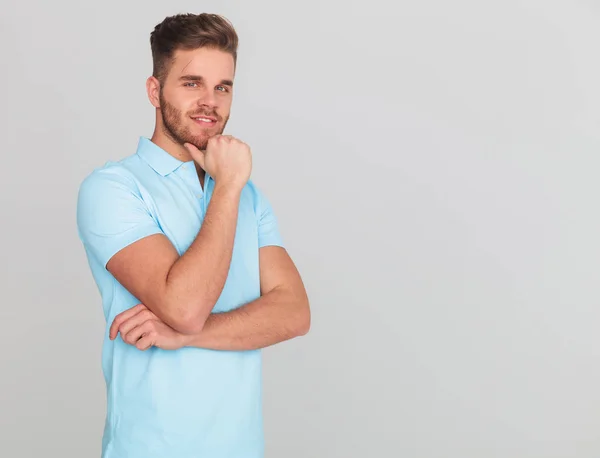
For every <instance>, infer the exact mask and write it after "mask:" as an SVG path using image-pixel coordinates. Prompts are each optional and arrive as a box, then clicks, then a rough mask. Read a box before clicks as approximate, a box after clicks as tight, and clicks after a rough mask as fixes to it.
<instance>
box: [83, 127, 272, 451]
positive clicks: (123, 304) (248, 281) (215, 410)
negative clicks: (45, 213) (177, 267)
mask: <svg viewBox="0 0 600 458" xmlns="http://www.w3.org/2000/svg"><path fill="white" fill-rule="evenodd" d="M204 187H205V189H204V190H203V189H202V187H201V186H200V182H199V180H198V176H197V173H196V169H195V167H194V163H193V162H192V161H190V162H185V163H184V162H181V161H179V160H177V159H175V158H174V157H173V156H171V155H170V154H168V153H167V152H166V151H164V150H163V149H162V148H160V147H158V146H157V145H156V144H154V143H152V142H151V141H150V140H149V139H147V138H144V137H142V138H140V141H139V144H138V149H137V152H136V153H135V154H133V155H130V156H128V157H126V158H125V159H123V160H120V161H118V162H108V163H107V164H106V165H104V166H103V167H101V168H98V169H96V170H94V171H93V172H92V173H91V174H89V175H88V176H87V177H86V178H85V179H84V180H83V182H82V184H81V187H80V189H79V196H78V204H77V226H78V231H79V237H80V238H81V241H82V242H83V245H84V247H85V252H86V254H87V259H88V262H89V266H90V268H91V270H92V275H93V277H94V280H95V282H96V284H97V285H98V289H99V290H100V294H101V297H102V306H103V308H104V316H105V318H106V321H107V326H106V332H105V335H104V343H103V348H102V369H103V372H104V377H105V380H106V387H107V415H106V423H105V428H104V435H103V440H102V458H259V457H260V458H262V457H263V451H264V442H263V423H262V398H261V353H260V350H252V351H215V350H207V349H200V348H182V349H179V350H161V349H159V348H155V347H151V348H150V349H148V350H146V351H141V350H138V349H137V348H136V347H135V346H132V345H128V344H126V343H125V342H123V340H122V339H121V336H120V335H119V337H118V338H117V339H115V340H114V341H111V340H110V339H109V338H108V331H109V327H110V324H111V323H112V321H113V319H114V318H115V316H116V315H117V314H119V313H121V312H122V311H124V310H126V309H129V308H131V307H133V306H134V305H136V304H138V303H139V302H140V301H139V300H138V299H136V298H135V297H133V296H132V295H131V294H130V293H129V292H128V291H127V290H126V289H125V288H124V287H123V286H121V284H120V283H119V282H118V281H117V280H116V279H115V278H114V277H113V276H112V275H111V274H110V273H109V272H108V271H107V270H106V263H107V262H108V260H109V259H110V258H111V257H112V256H113V255H114V254H115V253H117V252H118V251H119V250H121V249H122V248H124V247H125V246H127V245H129V244H131V243H133V242H135V241H137V240H139V239H141V238H143V237H146V236H148V235H151V234H164V235H166V236H167V237H168V238H169V240H170V241H171V242H172V243H173V245H174V246H175V248H176V249H177V251H178V252H179V254H180V255H181V254H183V253H184V252H185V251H186V249H187V248H188V247H189V246H190V244H191V243H192V242H193V240H194V239H195V237H196V235H197V234H198V231H199V230H200V226H201V224H202V220H203V218H204V215H205V214H206V209H207V207H208V204H209V202H210V198H211V195H212V191H213V189H214V180H213V179H212V178H211V177H210V175H209V174H206V177H205V180H204ZM266 245H278V246H283V243H282V239H281V236H280V233H279V229H278V224H277V219H276V217H275V215H274V214H273V210H272V208H271V205H270V203H269V201H268V200H267V198H266V197H265V195H264V194H263V193H261V191H260V190H259V189H258V188H257V186H256V185H255V184H254V183H253V182H252V180H249V181H248V183H247V184H246V186H245V187H244V189H243V191H242V193H241V196H240V205H239V215H238V224H237V229H236V234H235V242H234V248H233V255H232V260H231V267H230V270H229V274H228V277H227V281H226V282H225V286H224V288H223V292H222V294H221V296H220V297H219V299H218V301H217V303H216V305H215V307H214V309H213V311H214V312H222V311H228V310H232V309H235V308H237V307H239V306H241V305H243V304H245V303H247V302H250V301H252V300H254V299H256V298H258V297H259V296H260V282H259V264H258V262H259V256H258V251H259V248H260V247H263V246H266Z"/></svg>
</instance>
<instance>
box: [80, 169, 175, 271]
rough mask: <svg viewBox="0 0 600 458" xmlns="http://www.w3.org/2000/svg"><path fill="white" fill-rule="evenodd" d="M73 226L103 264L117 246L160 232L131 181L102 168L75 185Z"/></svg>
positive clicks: (123, 245)
mask: <svg viewBox="0 0 600 458" xmlns="http://www.w3.org/2000/svg"><path fill="white" fill-rule="evenodd" d="M77 229H78V234H79V238H80V239H81V241H82V242H83V244H84V246H85V247H86V248H87V250H88V251H89V252H90V253H91V254H92V255H93V256H94V257H96V259H97V260H98V261H99V262H100V263H101V264H102V266H103V267H105V268H106V264H107V263H108V261H109V260H110V258H112V256H113V255H115V254H116V253H117V252H118V251H120V250H121V249H123V248H125V247H126V246H128V245H130V244H132V243H134V242H136V241H138V240H140V239H142V238H144V237H147V236H149V235H153V234H160V233H163V232H162V230H161V229H160V227H159V225H158V223H157V222H156V220H155V219H154V218H153V217H152V215H151V214H150V212H149V210H148V207H147V205H146V204H145V202H144V200H143V199H142V196H141V193H140V191H139V188H138V186H137V184H136V183H135V181H134V180H133V179H132V178H131V177H127V176H125V175H124V174H121V173H118V171H109V170H106V169H104V170H96V171H94V172H93V173H92V174H90V175H89V176H88V177H87V178H86V179H85V180H84V181H83V182H82V184H81V186H80V188H79V194H78V200H77Z"/></svg>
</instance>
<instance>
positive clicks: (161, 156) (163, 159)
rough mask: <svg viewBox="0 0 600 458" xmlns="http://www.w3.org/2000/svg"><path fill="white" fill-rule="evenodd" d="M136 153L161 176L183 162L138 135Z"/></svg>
mask: <svg viewBox="0 0 600 458" xmlns="http://www.w3.org/2000/svg"><path fill="white" fill-rule="evenodd" d="M137 155H138V156H139V157H141V158H142V159H143V160H144V161H145V162H146V163H147V164H148V165H149V166H150V167H152V168H153V169H154V170H156V172H157V173H159V174H160V175H162V176H166V175H168V174H169V173H171V172H173V171H174V170H176V169H177V168H178V167H179V166H180V165H182V164H183V162H181V161H180V160H179V159H176V158H174V157H173V156H171V155H170V154H169V153H167V152H166V151H165V150H164V149H162V148H161V147H160V146H158V145H157V144H155V143H153V142H152V140H150V139H149V138H146V137H140V140H139V143H138V147H137Z"/></svg>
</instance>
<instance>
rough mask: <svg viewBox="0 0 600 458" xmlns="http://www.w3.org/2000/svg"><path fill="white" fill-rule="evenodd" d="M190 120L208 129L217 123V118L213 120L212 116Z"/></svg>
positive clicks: (196, 117) (195, 117) (194, 117)
mask: <svg viewBox="0 0 600 458" xmlns="http://www.w3.org/2000/svg"><path fill="white" fill-rule="evenodd" d="M192 119H193V120H194V121H196V123H198V124H201V125H203V126H209V127H210V126H214V125H215V124H216V123H217V118H213V117H212V116H193V117H192Z"/></svg>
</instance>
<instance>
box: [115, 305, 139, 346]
mask: <svg viewBox="0 0 600 458" xmlns="http://www.w3.org/2000/svg"><path fill="white" fill-rule="evenodd" d="M145 308H146V306H145V305H144V304H138V305H136V306H135V307H131V308H130V309H128V310H125V311H124V312H121V313H119V314H118V315H117V316H116V317H115V319H114V320H113V322H112V324H111V325H110V330H109V334H108V336H109V337H110V339H111V340H113V339H114V338H115V337H117V333H118V332H119V326H121V323H123V322H124V321H126V320H128V319H129V318H131V317H132V316H134V315H136V314H137V313H139V312H140V311H141V310H144V309H145Z"/></svg>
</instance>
